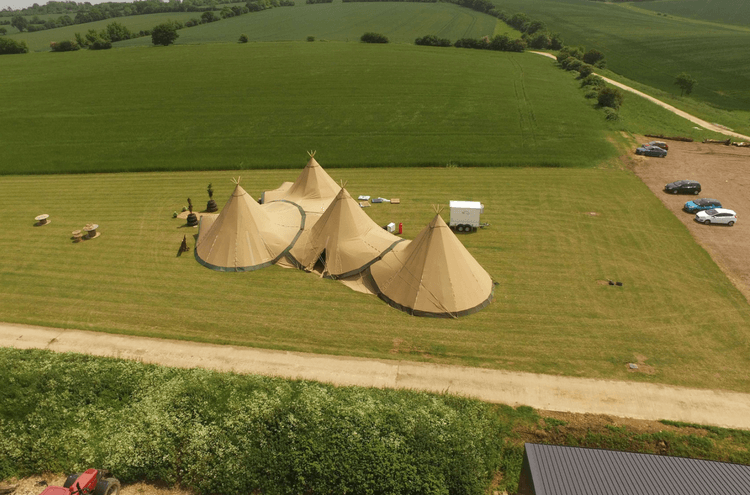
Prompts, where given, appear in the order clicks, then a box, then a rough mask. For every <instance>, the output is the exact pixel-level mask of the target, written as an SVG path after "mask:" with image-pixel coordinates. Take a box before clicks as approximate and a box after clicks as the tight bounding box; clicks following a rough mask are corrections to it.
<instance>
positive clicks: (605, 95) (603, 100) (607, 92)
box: [597, 86, 623, 110]
mask: <svg viewBox="0 0 750 495" xmlns="http://www.w3.org/2000/svg"><path fill="white" fill-rule="evenodd" d="M597 99H598V101H599V106H602V107H608V108H614V109H615V110H617V109H618V108H620V105H622V100H623V96H622V92H621V91H620V90H619V89H617V88H613V87H610V86H605V87H603V88H602V89H600V90H599V94H598V96H597Z"/></svg>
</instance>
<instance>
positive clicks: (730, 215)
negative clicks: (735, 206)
mask: <svg viewBox="0 0 750 495" xmlns="http://www.w3.org/2000/svg"><path fill="white" fill-rule="evenodd" d="M695 221H696V222H700V223H705V224H706V225H709V224H712V223H723V224H725V225H729V226H730V227H731V226H732V225H734V224H735V222H736V221H737V213H735V212H734V211H732V210H727V209H726V208H713V209H711V210H705V211H699V212H698V213H696V214H695Z"/></svg>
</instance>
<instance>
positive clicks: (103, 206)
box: [0, 150, 750, 392]
mask: <svg viewBox="0 0 750 495" xmlns="http://www.w3.org/2000/svg"><path fill="white" fill-rule="evenodd" d="M318 157H319V161H320V163H321V164H323V166H325V165H326V162H327V158H326V157H327V153H326V150H319V151H318ZM304 162H305V155H304V153H303V152H301V151H298V152H297V159H296V160H295V161H294V163H293V164H294V165H296V166H297V167H298V168H297V169H296V170H277V171H268V170H257V171H245V172H237V171H235V172H227V171H225V172H220V171H213V172H187V173H150V174H104V175H98V174H89V175H56V176H5V177H2V178H0V188H2V190H4V191H6V193H5V194H3V195H2V196H0V207H1V208H2V211H3V212H4V220H5V224H6V228H5V229H4V230H3V233H2V234H0V249H2V252H3V253H4V256H3V257H2V260H0V273H2V280H3V283H2V284H0V314H1V315H2V319H3V320H5V321H8V322H17V323H27V324H38V325H49V326H54V327H72V328H81V329H89V330H98V331H106V332H113V333H126V334H133V335H147V336H156V337H164V338H171V339H188V340H196V341H205V342H216V343H231V344H237V345H248V346H255V347H261V348H273V349H286V350H296V351H305V352H315V353H330V354H340V355H354V356H365V357H374V358H383V359H408V360H420V361H421V360H425V361H431V362H436V363H449V364H463V365H469V366H478V367H489V368H496V369H508V370H518V371H530V372H539V373H547V374H563V375H567V376H582V377H601V378H614V379H623V380H642V381H649V382H660V383H669V384H675V385H688V386H695V387H705V388H723V389H731V390H737V391H743V392H750V383H749V382H748V381H747V369H748V366H750V362H749V361H750V353H749V352H748V345H749V340H748V337H749V336H750V307H749V306H748V304H747V302H746V301H745V299H744V298H743V297H742V296H741V294H740V293H739V292H738V291H737V290H736V289H735V288H734V287H733V286H732V285H731V283H730V282H729V281H728V280H727V278H726V277H725V276H724V275H723V274H722V273H721V272H720V271H719V269H718V268H717V267H716V265H715V264H714V263H713V261H712V260H711V259H710V257H709V256H708V254H707V253H706V252H705V251H704V250H703V249H702V248H700V247H698V246H697V245H696V244H695V242H694V241H693V240H692V238H691V237H690V235H689V233H688V231H687V230H686V229H685V227H684V226H683V225H682V224H681V223H680V222H679V220H677V219H676V218H675V217H674V216H673V215H672V214H671V213H670V212H669V211H667V210H666V209H665V208H664V207H663V206H662V205H661V203H660V202H659V200H658V199H657V198H655V197H654V196H653V194H651V192H650V191H649V190H648V188H647V187H646V186H645V185H644V184H643V183H642V182H640V181H639V180H638V179H637V178H636V177H635V176H634V175H632V174H631V173H629V172H627V171H621V170H615V169H609V168H608V169H566V170H563V169H534V168H525V169H506V168H503V169H491V168H462V167H448V168H432V169H420V168H409V169H397V168H391V169H338V170H331V171H330V172H331V175H332V176H333V178H334V179H335V180H342V179H343V180H347V181H348V185H347V188H348V189H349V191H350V192H351V193H352V194H353V195H355V196H356V195H359V194H368V195H374V196H384V197H400V198H401V199H402V201H403V203H402V204H401V205H399V206H396V205H388V204H383V205H375V206H373V207H372V208H369V209H368V210H367V212H368V213H369V214H370V215H371V216H372V218H373V219H374V220H375V221H376V222H378V223H379V224H381V225H384V224H385V223H387V222H390V221H394V222H403V223H404V226H405V237H407V238H413V237H414V236H415V235H416V234H417V233H418V232H419V230H421V228H422V227H423V226H424V225H426V224H427V223H428V221H429V220H430V218H431V217H432V209H431V205H433V204H443V205H445V204H447V203H448V201H449V200H451V199H464V200H479V201H482V202H483V203H484V204H485V212H486V213H485V215H484V216H483V221H486V222H490V223H491V227H489V228H488V229H486V230H483V231H480V232H479V233H477V234H474V235H468V236H462V237H461V240H462V241H463V242H464V243H465V245H466V246H467V248H468V249H469V251H470V252H471V253H472V254H473V255H474V256H475V257H476V259H477V260H478V261H479V262H480V263H481V264H482V265H483V266H484V267H485V269H486V270H487V271H488V272H489V273H490V274H491V275H492V276H493V277H494V278H495V279H496V280H497V282H499V285H498V286H497V288H496V292H495V296H496V301H495V302H493V303H492V304H491V305H490V306H489V307H488V308H486V309H485V310H483V311H481V312H479V313H477V314H475V315H472V316H470V317H466V318H461V319H458V320H438V319H425V318H415V317H410V316H408V315H406V314H405V313H401V312H399V311H397V310H395V309H393V308H391V307H389V306H388V305H386V304H385V303H383V302H381V301H380V300H379V299H377V298H376V297H374V296H368V295H363V294H359V293H355V292H353V291H351V290H349V289H347V288H346V287H344V286H343V285H341V284H340V283H338V282H335V281H331V280H326V279H320V278H318V277H316V276H314V275H311V274H306V273H304V272H301V271H297V270H291V269H282V268H279V267H270V268H267V269H264V270H260V271H257V272H252V273H237V274H235V273H219V272H214V271H211V270H208V269H206V268H204V267H203V266H201V265H199V264H198V263H197V262H196V261H195V260H194V259H193V256H192V253H188V254H185V255H183V256H181V257H177V256H176V254H177V249H178V247H179V245H180V241H181V240H182V237H183V235H187V236H188V239H189V244H190V246H191V247H192V246H193V245H194V241H193V240H192V235H193V234H195V233H196V230H195V229H191V228H184V227H181V225H182V224H183V223H184V221H180V220H174V219H172V218H171V215H172V212H173V211H174V210H179V209H180V208H181V206H183V205H185V204H186V198H187V197H190V198H191V199H192V200H193V203H194V204H195V205H196V206H198V207H199V208H200V207H202V206H203V204H204V201H206V200H207V195H206V192H205V188H206V185H207V184H208V183H209V182H212V183H213V185H214V189H215V191H216V194H215V198H216V199H217V201H218V202H219V204H220V205H223V203H224V201H225V200H226V198H227V197H228V195H229V194H230V192H231V187H232V184H231V182H230V180H229V179H230V177H232V176H236V175H238V174H241V175H242V176H243V179H242V184H243V186H244V187H245V188H246V189H247V190H248V192H250V193H251V194H252V195H253V196H254V197H256V198H257V197H258V196H259V194H260V191H262V190H265V189H271V188H275V187H276V186H278V184H279V183H280V182H282V181H284V180H293V179H294V178H295V177H296V175H297V173H298V172H299V169H301V167H302V166H303V165H304ZM591 212H594V213H595V214H592V213H591ZM40 213H49V214H50V215H51V220H52V223H51V224H50V225H48V226H45V227H41V228H39V227H33V226H32V224H33V218H34V216H36V215H38V214H40ZM444 215H445V216H444V218H447V212H445V213H444ZM88 222H95V223H98V224H99V225H100V232H101V234H102V235H101V236H100V237H99V238H98V239H95V240H92V241H86V242H83V243H79V244H73V243H71V241H70V240H69V237H70V232H71V231H72V230H74V229H79V228H81V227H82V226H83V225H84V224H85V223H88ZM606 279H612V280H617V281H622V282H623V283H624V286H623V287H612V286H609V285H602V283H601V281H602V280H606ZM638 359H641V360H645V363H646V364H648V365H651V366H653V367H654V369H655V374H653V375H647V374H632V373H628V372H627V370H626V363H628V362H630V361H634V360H638Z"/></svg>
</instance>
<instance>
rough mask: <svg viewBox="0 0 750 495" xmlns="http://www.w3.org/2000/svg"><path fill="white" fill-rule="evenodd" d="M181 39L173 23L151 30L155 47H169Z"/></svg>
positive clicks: (165, 23)
mask: <svg viewBox="0 0 750 495" xmlns="http://www.w3.org/2000/svg"><path fill="white" fill-rule="evenodd" d="M204 13H205V12H204ZM179 37H180V35H179V34H178V33H177V26H175V24H174V23H173V22H171V21H167V22H163V23H161V24H159V25H158V26H156V27H154V29H152V30H151V43H153V44H154V45H162V46H168V45H171V44H172V43H174V42H175V40H176V39H177V38H179Z"/></svg>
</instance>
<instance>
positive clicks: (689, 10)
mask: <svg viewBox="0 0 750 495" xmlns="http://www.w3.org/2000/svg"><path fill="white" fill-rule="evenodd" d="M628 7H629V8H635V9H644V10H650V11H653V12H659V13H662V14H668V15H675V16H680V17H688V18H690V19H696V20H699V21H713V22H720V23H724V24H735V25H738V26H743V27H748V25H750V4H749V3H748V2H738V1H737V0H711V1H710V2H706V0H677V1H675V0H656V1H653V2H639V3H638V4H637V5H629V6H628Z"/></svg>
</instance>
